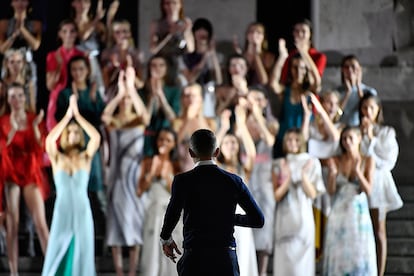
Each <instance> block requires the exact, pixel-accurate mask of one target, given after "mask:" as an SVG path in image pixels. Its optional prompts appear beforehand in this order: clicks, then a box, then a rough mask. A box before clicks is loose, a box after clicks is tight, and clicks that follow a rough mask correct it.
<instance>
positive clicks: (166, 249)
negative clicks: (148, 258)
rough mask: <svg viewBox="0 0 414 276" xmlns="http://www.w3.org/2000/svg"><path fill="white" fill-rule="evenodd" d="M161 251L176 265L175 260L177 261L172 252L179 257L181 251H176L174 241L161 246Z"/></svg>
mask: <svg viewBox="0 0 414 276" xmlns="http://www.w3.org/2000/svg"><path fill="white" fill-rule="evenodd" d="M162 251H163V252H164V255H165V256H167V257H168V258H170V259H171V261H173V262H174V263H176V261H175V259H177V255H175V253H174V251H175V252H177V254H178V255H181V251H180V250H179V249H178V247H177V244H176V243H175V241H174V240H172V242H171V243H164V244H163V245H162Z"/></svg>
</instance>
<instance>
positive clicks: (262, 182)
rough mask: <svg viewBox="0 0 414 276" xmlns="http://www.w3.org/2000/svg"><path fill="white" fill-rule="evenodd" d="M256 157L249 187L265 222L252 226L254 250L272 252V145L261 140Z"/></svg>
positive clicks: (273, 212) (273, 207)
mask: <svg viewBox="0 0 414 276" xmlns="http://www.w3.org/2000/svg"><path fill="white" fill-rule="evenodd" d="M256 152H257V154H256V159H255V162H254V166H253V171H252V173H251V175H250V181H249V188H250V191H251V192H252V195H253V197H254V199H255V200H256V202H257V204H258V205H259V207H260V209H262V212H263V215H264V217H265V223H264V226H263V227H262V228H254V229H253V235H254V243H255V246H256V250H260V251H266V252H268V253H269V254H271V253H272V252H273V245H274V242H273V236H274V233H273V227H274V226H275V225H274V217H275V206H276V200H275V197H274V193H273V183H272V171H271V170H272V146H270V147H269V146H267V145H266V143H265V142H264V141H263V140H260V141H259V143H258V144H257V145H256Z"/></svg>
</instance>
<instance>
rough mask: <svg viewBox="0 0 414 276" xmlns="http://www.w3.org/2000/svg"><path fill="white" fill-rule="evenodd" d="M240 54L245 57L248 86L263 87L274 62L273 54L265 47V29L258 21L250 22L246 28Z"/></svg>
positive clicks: (267, 80)
mask: <svg viewBox="0 0 414 276" xmlns="http://www.w3.org/2000/svg"><path fill="white" fill-rule="evenodd" d="M241 54H242V55H243V56H244V57H245V58H246V60H247V64H248V68H249V71H248V73H247V80H248V83H249V86H251V85H256V86H258V85H260V86H262V87H263V88H264V87H265V86H266V85H267V84H268V82H269V75H270V73H271V71H272V68H273V64H274V62H275V55H274V54H273V53H272V52H271V51H269V50H268V48H267V39H266V29H265V26H264V25H263V24H262V23H260V22H252V23H250V24H249V25H248V26H247V29H246V41H245V43H244V49H243V51H242V52H241Z"/></svg>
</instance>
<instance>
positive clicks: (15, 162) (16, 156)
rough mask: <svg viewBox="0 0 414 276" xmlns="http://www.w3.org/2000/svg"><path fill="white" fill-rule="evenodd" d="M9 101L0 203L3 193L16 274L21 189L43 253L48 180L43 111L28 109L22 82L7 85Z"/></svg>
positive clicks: (2, 137) (2, 129)
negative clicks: (46, 176) (36, 111)
mask: <svg viewBox="0 0 414 276" xmlns="http://www.w3.org/2000/svg"><path fill="white" fill-rule="evenodd" d="M7 103H8V109H9V110H8V111H9V112H7V113H6V114H5V115H2V116H1V117H0V155H1V159H0V170H1V171H2V175H1V179H0V203H1V202H2V200H3V195H4V198H5V204H4V205H5V208H6V214H5V215H6V232H7V235H6V239H7V256H8V258H9V268H10V273H11V274H10V275H17V274H18V271H17V265H18V226H19V206H20V202H19V200H20V194H21V193H23V198H24V200H25V203H26V206H27V208H28V210H29V212H30V214H31V216H32V218H33V222H34V225H35V228H36V231H37V235H38V237H39V241H40V246H41V248H42V251H43V253H45V251H46V246H47V240H48V237H49V229H48V226H47V223H46V217H45V207H44V199H45V198H46V196H47V193H48V183H47V181H46V178H45V177H44V176H45V175H44V171H43V161H42V160H43V159H42V157H43V152H44V150H43V149H44V137H45V126H44V123H43V122H42V120H43V111H40V113H39V114H38V115H36V114H34V113H31V112H27V111H26V110H25V105H26V96H25V93H24V88H23V86H21V85H20V84H12V85H11V86H10V87H9V88H8V90H7ZM0 206H3V204H0Z"/></svg>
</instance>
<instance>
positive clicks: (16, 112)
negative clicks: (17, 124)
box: [10, 108, 26, 118]
mask: <svg viewBox="0 0 414 276" xmlns="http://www.w3.org/2000/svg"><path fill="white" fill-rule="evenodd" d="M10 114H11V116H13V117H15V118H25V117H26V111H25V110H24V108H19V109H12V111H11V113H10Z"/></svg>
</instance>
